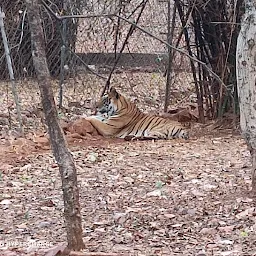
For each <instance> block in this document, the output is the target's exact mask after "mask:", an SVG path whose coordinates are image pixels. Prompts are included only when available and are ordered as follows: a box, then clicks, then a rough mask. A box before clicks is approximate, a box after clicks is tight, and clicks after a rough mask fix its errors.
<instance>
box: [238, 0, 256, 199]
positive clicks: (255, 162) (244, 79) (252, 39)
mask: <svg viewBox="0 0 256 256" xmlns="http://www.w3.org/2000/svg"><path fill="white" fill-rule="evenodd" d="M236 62H237V67H236V72H237V87H238V95H239V103H240V125H241V129H242V133H243V135H244V137H245V140H246V142H247V145H248V148H249V150H250V152H251V156H252V191H253V193H254V194H255V195H256V119H255V118H256V2H255V0H246V1H245V15H244V18H243V21H242V23H241V30H240V33H239V36H238V40H237V52H236Z"/></svg>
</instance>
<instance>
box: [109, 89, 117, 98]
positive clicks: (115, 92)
mask: <svg viewBox="0 0 256 256" xmlns="http://www.w3.org/2000/svg"><path fill="white" fill-rule="evenodd" d="M108 95H109V97H112V98H116V99H119V93H118V92H117V91H116V89H115V88H114V87H111V88H110V90H109V93H108Z"/></svg>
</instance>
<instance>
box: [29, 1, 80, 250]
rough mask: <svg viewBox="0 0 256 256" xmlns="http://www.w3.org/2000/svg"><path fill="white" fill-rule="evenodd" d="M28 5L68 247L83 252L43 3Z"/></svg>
mask: <svg viewBox="0 0 256 256" xmlns="http://www.w3.org/2000/svg"><path fill="white" fill-rule="evenodd" d="M26 4H27V12H28V20H29V27H30V32H31V45H32V56H33V63H34V68H35V71H36V73H37V79H38V84H39V88H40V92H41V99H42V105H43V110H44V114H45V120H46V124H47V126H48V132H49V135H50V142H51V145H52V150H53V154H54V156H55V159H56V161H57V163H58V166H59V171H60V175H61V180H62V190H63V198H64V216H65V225H66V230H67V240H68V247H69V248H70V249H73V250H81V249H82V248H84V243H83V240H82V225H81V215H80V205H79V191H78V187H77V175H76V168H75V164H74V161H73V158H72V155H71V153H70V152H69V150H68V148H67V144H66V141H65V137H64V134H63V131H62V129H61V127H60V125H59V121H58V116H57V109H56V105H55V101H54V97H53V91H52V88H51V80H50V72H49V69H48V66H47V61H46V53H45V41H44V35H43V28H42V25H41V18H40V11H39V3H38V0H26Z"/></svg>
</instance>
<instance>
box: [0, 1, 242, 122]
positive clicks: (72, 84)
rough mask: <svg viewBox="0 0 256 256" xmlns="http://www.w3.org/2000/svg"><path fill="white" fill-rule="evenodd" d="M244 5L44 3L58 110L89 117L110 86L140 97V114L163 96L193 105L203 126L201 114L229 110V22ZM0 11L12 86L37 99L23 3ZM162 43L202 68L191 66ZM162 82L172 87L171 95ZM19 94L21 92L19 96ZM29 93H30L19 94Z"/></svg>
mask: <svg viewBox="0 0 256 256" xmlns="http://www.w3.org/2000/svg"><path fill="white" fill-rule="evenodd" d="M242 6H243V0H238V1H235V0H229V1H225V0H221V1H218V2H215V1H197V0H196V1H191V0H184V1H181V0H175V1H159V0H141V1H135V0H116V1H101V0H91V1H82V0H76V1H69V0H65V1H61V0H54V1H49V0H45V1H42V5H41V18H42V21H43V24H42V25H43V29H44V39H45V43H46V47H45V49H46V55H47V61H48V66H49V70H50V73H51V75H52V78H53V81H54V82H53V84H54V88H55V89H56V95H57V96H58V100H59V105H60V106H61V107H64V108H68V109H70V108H71V107H72V108H73V106H79V107H81V111H78V114H81V113H85V112H86V113H89V112H88V111H89V110H88V109H89V108H90V107H91V106H92V103H93V101H94V100H95V99H96V98H97V97H98V96H100V94H101V92H102V90H103V88H104V86H105V85H108V82H110V85H111V86H116V87H118V88H120V90H121V91H122V92H123V93H124V94H126V95H127V96H129V97H130V98H132V99H133V100H138V99H139V102H137V103H138V104H139V106H140V107H141V108H144V107H145V106H148V107H150V110H149V109H148V108H147V109H148V110H149V111H151V110H152V109H154V110H158V111H159V110H160V109H163V105H164V102H165V103H166V99H168V97H166V95H167V94H166V92H168V91H169V92H170V99H171V101H170V103H171V105H173V104H176V103H178V104H179V103H180V102H182V101H187V102H191V101H192V102H196V103H197V107H198V111H199V112H200V117H201V121H203V120H204V116H207V117H208V118H215V117H216V116H218V115H219V114H220V115H222V114H223V113H224V112H225V111H229V110H230V109H234V108H235V107H236V106H237V103H236V102H235V100H236V99H237V97H236V89H235V88H236V85H235V83H236V82H235V74H234V70H235V57H234V53H235V45H236V38H237V35H238V31H239V29H238V27H235V25H233V24H238V23H239V22H240V18H241V15H242V13H243V10H242ZM1 8H2V9H3V11H4V12H5V16H6V17H5V18H4V24H5V30H6V34H7V37H8V44H9V48H10V52H11V59H12V63H13V69H14V77H15V79H16V81H17V83H18V84H19V83H20V84H22V85H25V84H26V85H27V86H29V88H31V87H32V88H33V89H35V90H36V93H38V92H37V89H36V88H37V87H36V83H34V82H33V79H34V77H35V72H34V69H33V62H32V54H31V49H32V48H31V47H32V46H31V40H30V31H29V26H28V19H27V12H26V5H25V3H24V1H20V0H11V1H10V0H3V1H2V2H1ZM175 13H176V15H174V14H175ZM60 17H61V18H60ZM63 17H65V18H63ZM232 22H233V23H232ZM143 30H144V31H143ZM171 38H173V40H171V41H170V39H171ZM163 41H165V42H166V41H168V42H169V43H172V44H173V45H174V46H176V47H177V48H179V49H180V50H184V51H187V52H188V54H189V55H191V56H192V57H193V58H197V59H199V60H200V61H202V62H204V63H206V64H207V65H205V66H203V65H201V64H198V62H193V63H192V62H191V61H190V60H189V58H187V56H185V55H182V54H180V52H179V51H172V50H171V48H168V47H167V46H166V44H165V43H163ZM174 53H175V54H174ZM173 56H174V58H173ZM170 64H171V65H170ZM206 67H208V69H211V70H212V71H214V72H215V73H216V74H217V75H219V76H220V78H221V79H222V80H223V81H224V84H226V85H227V86H226V87H225V86H223V84H221V83H220V82H219V80H218V79H215V78H213V76H212V74H211V72H208V71H209V70H207V69H206ZM190 68H191V71H190ZM8 76H9V74H8V69H7V65H6V60H5V53H4V47H3V45H2V44H0V79H1V80H6V79H7V80H8ZM168 77H169V78H168ZM167 81H169V83H167ZM166 84H170V89H169V90H166V89H165V87H166ZM19 88H20V87H19ZM24 90H25V87H24V86H23V87H22V90H21V91H20V94H22V93H24ZM31 93H32V91H31V89H29V91H28V93H25V95H29V94H31ZM167 96H168V95H167ZM37 101H38V102H39V101H40V100H39V99H37ZM24 104H25V103H24V101H23V102H22V108H23V109H24ZM234 106H235V107H234ZM236 109H237V108H236Z"/></svg>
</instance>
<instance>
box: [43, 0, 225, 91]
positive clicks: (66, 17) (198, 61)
mask: <svg viewBox="0 0 256 256" xmlns="http://www.w3.org/2000/svg"><path fill="white" fill-rule="evenodd" d="M42 3H43V5H44V6H45V8H46V9H47V10H49V11H50V12H51V13H52V15H53V16H54V17H55V18H56V19H58V20H62V19H70V18H93V17H114V16H115V17H117V18H118V17H119V18H120V19H122V20H124V21H126V22H127V23H129V24H131V25H133V26H134V27H136V28H137V29H139V30H140V31H142V32H143V33H145V34H146V35H148V36H150V37H152V38H154V39H156V40H158V41H159V42H161V43H163V44H165V45H166V46H168V47H170V48H172V49H174V50H175V51H178V52H179V53H181V54H183V55H185V56H186V57H188V58H189V59H191V60H193V61H195V62H197V63H200V64H201V65H202V67H203V68H204V69H205V70H207V71H208V72H209V73H210V74H211V75H212V76H213V77H214V78H215V79H216V80H217V81H218V82H219V83H220V84H221V85H222V86H224V87H225V88H226V89H227V87H226V85H225V83H224V82H223V81H222V79H221V78H220V77H219V76H218V75H217V74H216V73H215V72H213V71H212V70H211V69H210V68H209V67H208V66H207V64H206V63H204V62H202V61H200V60H198V59H197V58H195V57H193V56H190V55H189V54H188V53H187V52H186V51H183V50H181V49H179V48H177V47H175V46H173V45H170V44H168V43H167V42H166V41H164V40H163V39H161V38H159V37H157V36H155V35H153V34H152V33H150V32H149V31H147V30H146V29H144V28H142V27H141V26H139V25H138V24H135V23H134V21H131V20H129V19H127V18H125V17H122V16H120V15H118V14H98V15H65V16H59V15H57V14H55V13H54V12H53V11H52V10H51V9H50V8H49V6H47V4H46V3H45V2H44V1H43V0H42Z"/></svg>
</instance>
